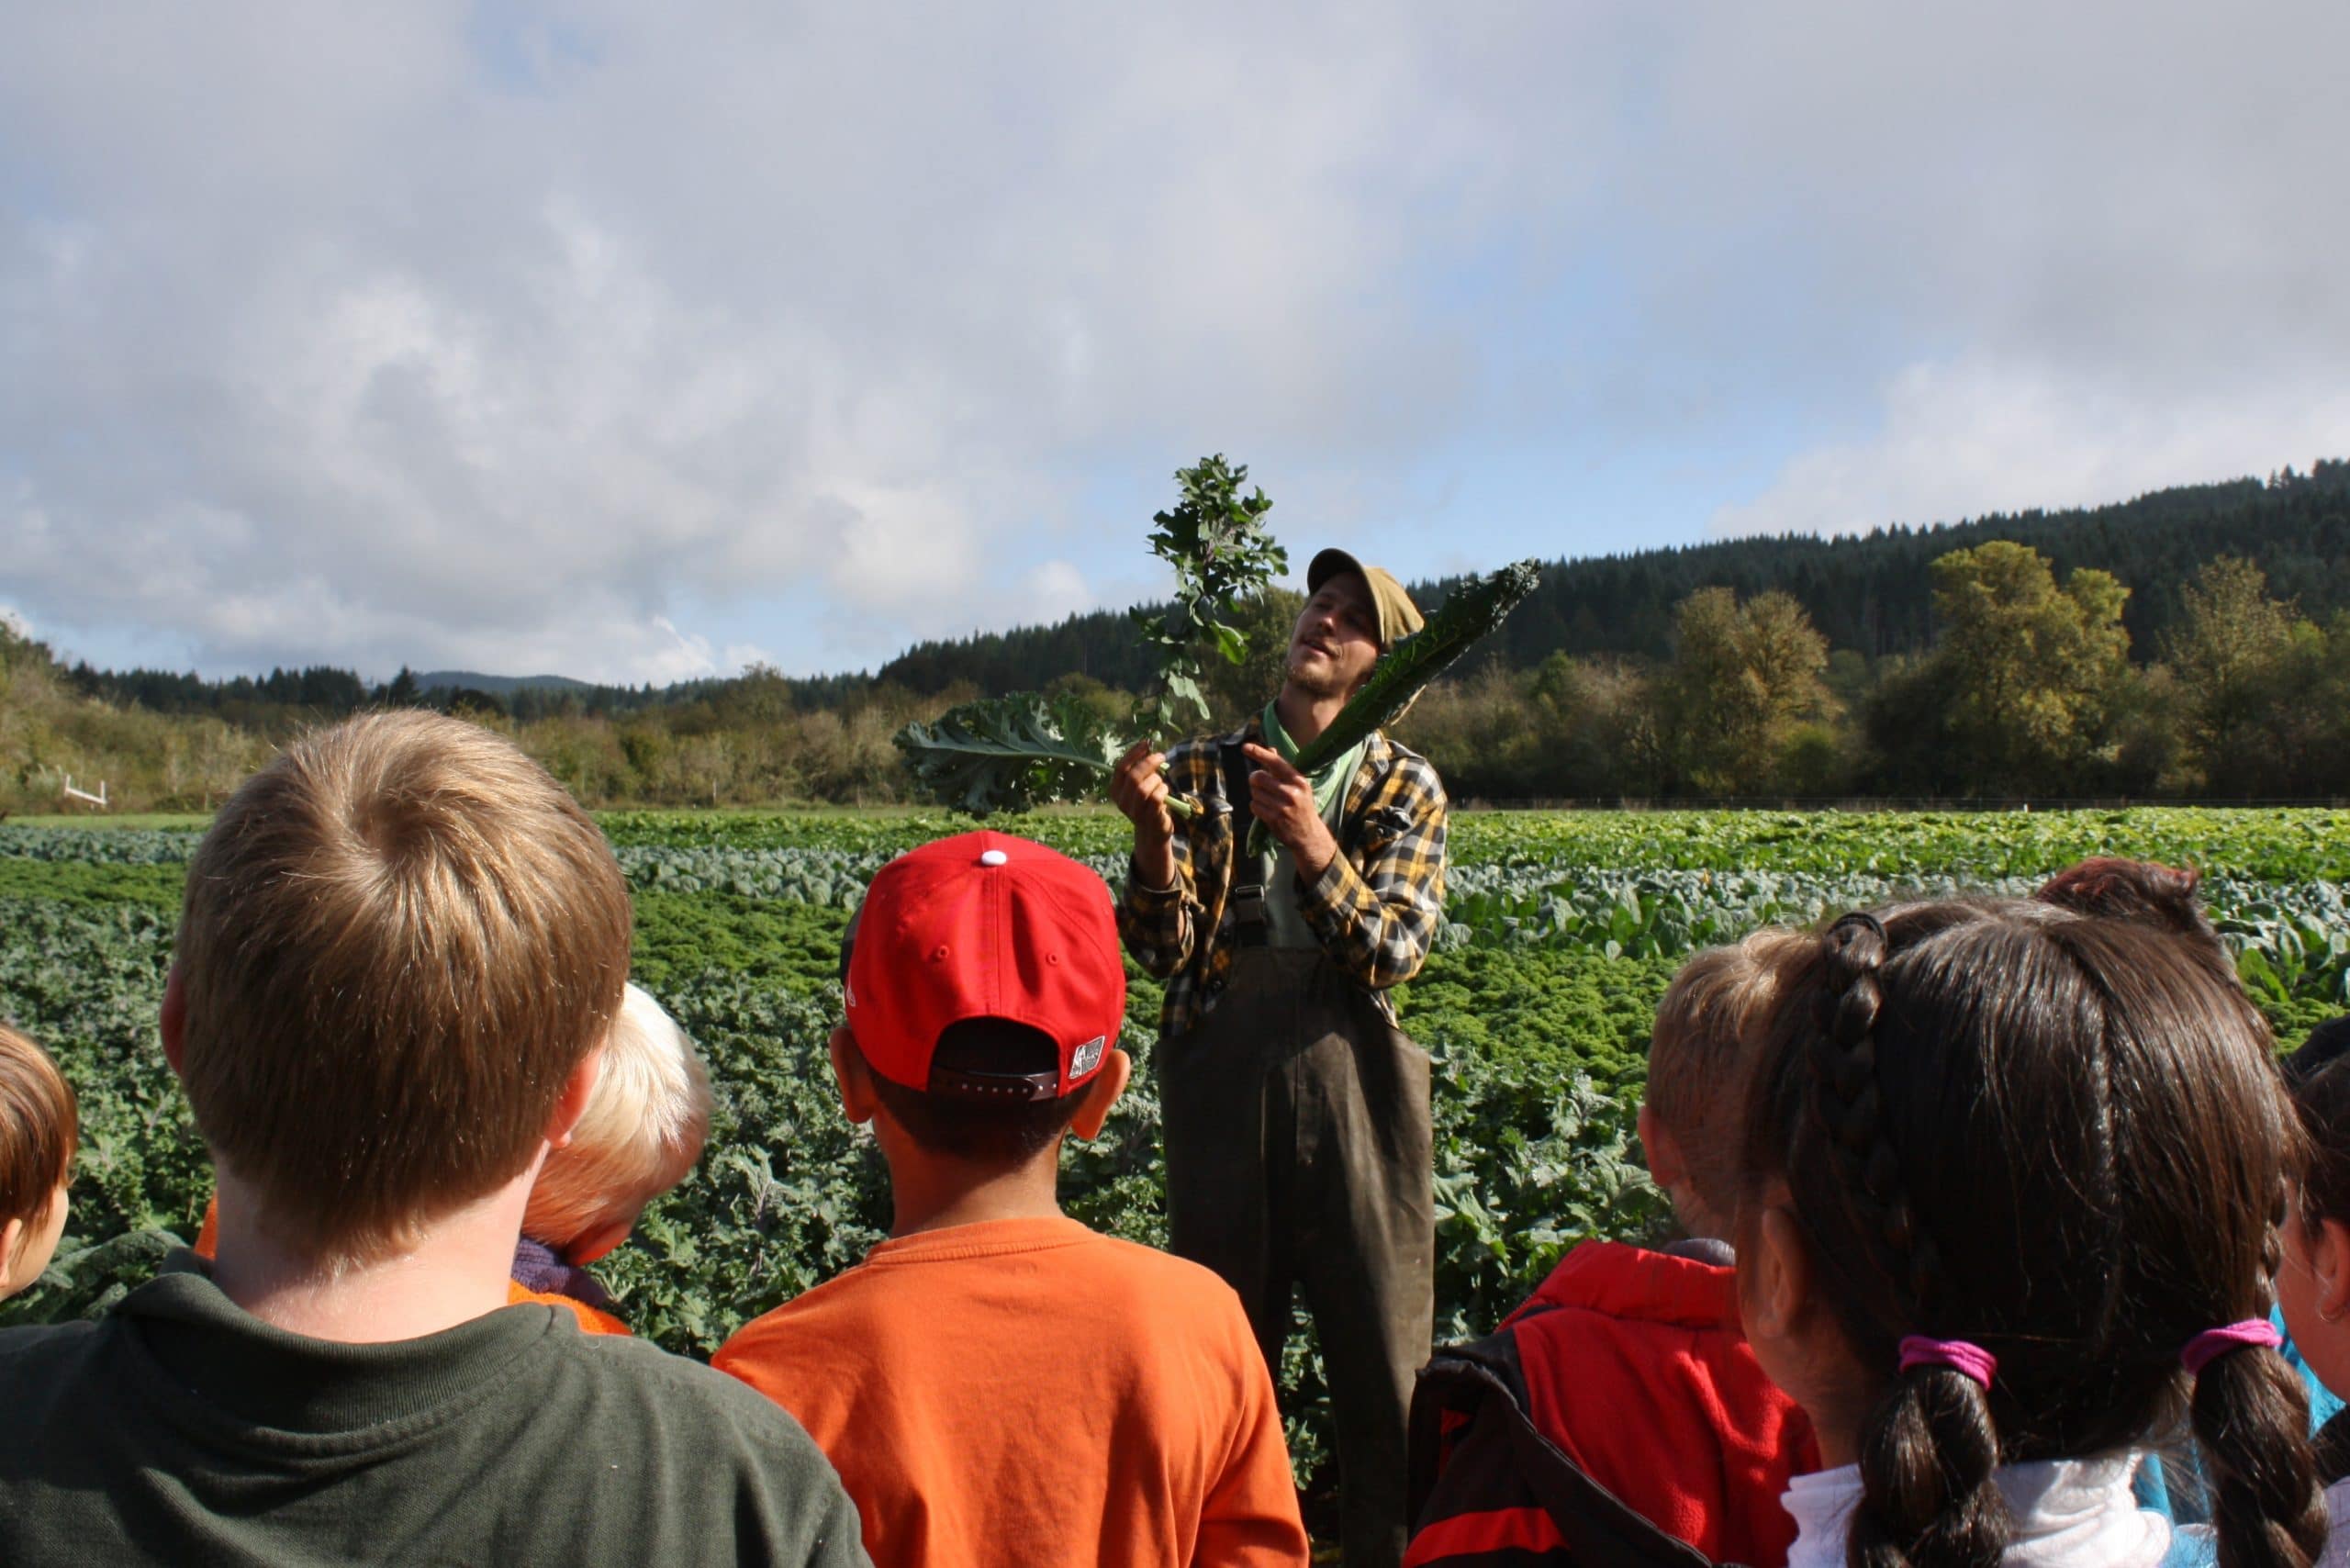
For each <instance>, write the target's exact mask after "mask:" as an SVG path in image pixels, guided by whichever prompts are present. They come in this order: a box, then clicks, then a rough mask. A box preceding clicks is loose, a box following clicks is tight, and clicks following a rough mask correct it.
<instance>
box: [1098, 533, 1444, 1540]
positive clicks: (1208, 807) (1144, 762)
mask: <svg viewBox="0 0 2350 1568" xmlns="http://www.w3.org/2000/svg"><path fill="white" fill-rule="evenodd" d="M1305 583H1306V588H1307V591H1308V593H1309V595H1310V596H1311V597H1310V598H1308V599H1307V600H1306V604H1305V609H1304V611H1303V612H1302V613H1301V614H1300V615H1299V616H1298V618H1297V624H1296V627H1295V628H1294V629H1293V630H1292V632H1291V633H1290V642H1289V655H1288V659H1287V663H1286V672H1285V675H1284V678H1283V679H1282V682H1281V692H1280V694H1279V695H1278V696H1276V697H1275V698H1274V699H1273V700H1272V701H1271V702H1270V704H1268V705H1267V707H1266V709H1265V711H1264V712H1263V713H1262V714H1261V715H1260V716H1259V717H1257V718H1255V719H1251V720H1250V721H1249V722H1248V723H1247V724H1246V725H1244V726H1243V727H1242V728H1241V729H1240V730H1238V731H1237V732H1236V733H1234V734H1228V735H1219V736H1215V737H1213V738H1210V739H1204V740H1194V741H1186V742H1184V743H1183V744H1181V745H1178V746H1176V747H1175V748H1174V749H1173V750H1172V751H1170V752H1169V753H1168V754H1167V755H1166V756H1164V757H1162V756H1158V755H1157V754H1155V753H1153V752H1152V751H1151V750H1150V748H1149V747H1148V746H1147V745H1138V746H1136V747H1135V748H1134V749H1133V750H1132V751H1130V752H1128V753H1127V754H1126V755H1125V757H1123V758H1122V759H1121V760H1120V762H1119V765H1118V768H1117V771H1116V772H1115V774H1113V778H1112V783H1111V795H1112V798H1113V800H1115V801H1117V803H1118V808H1119V810H1121V811H1123V812H1125V814H1126V815H1127V817H1128V818H1130V819H1131V820H1132V821H1133V823H1134V824H1135V850H1134V860H1133V863H1132V864H1131V865H1130V866H1129V868H1127V874H1126V882H1125V891H1124V894H1123V896H1122V898H1121V900H1120V904H1119V912H1118V922H1119V926H1120V929H1121V931H1122V932H1123V933H1124V935H1125V942H1126V946H1127V948H1128V950H1129V951H1131V952H1132V953H1133V954H1134V957H1135V960H1136V962H1137V963H1139V964H1140V965H1141V966H1142V967H1143V968H1144V969H1146V970H1147V971H1149V972H1150V973H1151V974H1153V975H1156V976H1158V977H1159V978H1161V979H1163V980H1166V982H1167V997H1166V1003H1165V1007H1164V1010H1163V1011H1162V1012H1161V1014H1160V1016H1159V1039H1158V1075H1159V1084H1160V1092H1161V1096H1162V1100H1163V1104H1164V1110H1165V1117H1166V1126H1167V1201H1168V1214H1169V1229H1170V1233H1171V1240H1172V1243H1173V1246H1174V1249H1175V1251H1177V1252H1178V1253H1180V1254H1181V1255H1182V1256H1184V1257H1186V1258H1192V1259H1195V1260H1198V1261H1200V1262H1203V1263H1205V1264H1207V1265H1208V1266H1209V1267H1211V1268H1213V1269H1214V1270H1215V1271H1216V1272H1218V1273H1219V1274H1222V1275H1223V1276H1224V1278H1225V1280H1226V1281H1227V1282H1230V1283H1231V1285H1232V1287H1233V1289H1234V1290H1235V1291H1237V1292H1238V1293H1239V1295H1240V1300H1241V1304H1242V1305H1244V1306H1245V1307H1246V1308H1247V1309H1248V1320H1249V1323H1250V1326H1251V1327H1253V1328H1254V1329H1255V1331H1256V1335H1257V1340H1258V1343H1259V1345H1260V1346H1261V1347H1262V1348H1263V1350H1264V1352H1265V1360H1266V1361H1267V1363H1268V1364H1269V1365H1270V1366H1272V1367H1274V1368H1279V1366H1280V1365H1281V1343H1282V1341H1283V1339H1285V1338H1287V1337H1288V1333H1289V1327H1290V1296H1291V1290H1292V1285H1293V1284H1298V1285H1303V1286H1304V1290H1305V1300H1306V1305H1307V1306H1308V1307H1309V1308H1310V1309H1311V1311H1312V1312H1313V1314H1314V1321H1315V1329H1316V1332H1317V1333H1318V1335H1319V1338H1320V1340H1321V1346H1322V1355H1323V1361H1324V1365H1325V1367H1326V1370H1327V1373H1328V1381H1329V1385H1330V1397H1331V1405H1332V1407H1333V1411H1334V1414H1335V1416H1336V1417H1337V1451H1338V1470H1339V1477H1340V1480H1341V1483H1342V1489H1341V1493H1340V1515H1341V1521H1342V1522H1341V1530H1340V1533H1341V1543H1342V1545H1343V1547H1344V1550H1345V1557H1346V1562H1347V1563H1348V1568H1378V1565H1382V1564H1388V1565H1392V1564H1393V1563H1396V1562H1399V1561H1400V1560H1401V1558H1402V1554H1403V1549H1404V1526H1405V1521H1404V1506H1403V1498H1404V1417H1405V1413H1406V1411H1407V1410H1408V1408H1409V1406H1410V1403H1411V1394H1412V1379H1413V1375H1414V1373H1416V1372H1417V1371H1418V1369H1419V1367H1420V1365H1421V1364H1422V1363H1423V1362H1424V1361H1427V1356H1428V1344H1429V1338H1430V1334H1431V1331H1432V1328H1433V1322H1432V1319H1433V1316H1434V1311H1435V1305H1434V1254H1435V1224H1434V1217H1433V1211H1434V1195H1433V1192H1432V1185H1433V1176H1432V1171H1431V1167H1430V1164H1429V1151H1428V1058H1427V1054H1426V1053H1425V1052H1423V1051H1422V1050H1421V1049H1420V1048H1419V1047H1417V1046H1415V1045H1414V1044H1413V1043H1412V1042H1411V1041H1410V1040H1409V1039H1407V1038H1406V1037H1405V1036H1404V1032H1403V1031H1402V1030H1400V1029H1398V1028H1397V1027H1396V1026H1395V1014H1394V1009H1393V1006H1392V1005H1391V1004H1390V1002H1388V999H1387V988H1388V987H1390V986H1392V985H1394V984H1396V983H1397V982H1399V981H1402V980H1409V979H1411V978H1412V976H1413V975H1415V974H1416V973H1418V972H1419V968H1420V965H1421V963H1422V961H1423V960H1425V959H1426V958H1427V952H1428V944H1429V942H1430V941H1431V940H1432V939H1433V938H1434V937H1435V935H1436V931H1437V925H1438V920H1439V918H1440V913H1441V906H1442V899H1443V894H1444V818H1445V800H1444V788H1443V786H1442V784H1441V783H1439V782H1438V778H1437V776H1436V770H1435V769H1434V768H1432V767H1429V766H1428V764H1427V759H1426V758H1424V757H1421V756H1416V755H1415V754H1414V753H1412V752H1409V751H1406V750H1404V748H1403V747H1402V746H1400V745H1396V744H1395V743H1393V741H1391V740H1389V739H1387V737H1386V736H1384V735H1382V734H1377V733H1375V732H1374V733H1373V734H1371V735H1370V736H1368V737H1367V738H1366V739H1365V740H1363V741H1362V742H1361V743H1360V744H1359V745H1356V746H1354V747H1353V748H1352V749H1350V750H1349V751H1348V752H1347V753H1346V754H1344V755H1343V756H1339V757H1338V758H1337V759H1336V760H1335V761H1333V762H1331V763H1330V764H1329V765H1328V766H1326V767H1323V768H1321V769H1320V770H1318V771H1316V772H1315V773H1313V774H1306V773H1302V772H1300V771H1299V770H1298V769H1297V767H1294V766H1292V762H1291V761H1290V758H1292V757H1293V756H1296V755H1297V754H1298V751H1299V748H1301V747H1303V746H1304V745H1308V744H1309V743H1311V742H1312V741H1313V740H1314V739H1315V737H1316V736H1318V735H1320V734H1322V732H1323V731H1324V730H1325V729H1326V728H1327V727H1328V726H1329V724H1330V722H1332V721H1333V720H1334V719H1336V718H1337V716H1338V713H1339V711H1340V710H1341V709H1343V708H1345V707H1346V705H1347V701H1348V699H1349V698H1351V697H1352V696H1354V695H1355V693H1356V692H1357V691H1359V690H1360V689H1361V687H1362V685H1363V682H1364V680H1365V679H1366V678H1368V677H1369V676H1370V674H1371V666H1372V664H1373V663H1374V662H1375V661H1376V660H1377V659H1378V657H1379V655H1380V654H1381V653H1382V651H1384V650H1385V649H1386V648H1387V646H1388V645H1389V644H1392V643H1393V641H1394V640H1395V639H1397V638H1399V637H1402V636H1404V635H1405V634H1406V633H1410V632H1413V631H1416V629H1417V628H1418V627H1419V625H1420V612H1419V610H1417V609H1416V607H1415V606H1414V605H1413V603H1412V600H1411V598H1410V596H1408V595H1407V594H1405V593H1404V588H1403V586H1402V585H1401V584H1400V583H1398V582H1397V581H1396V580H1395V579H1394V578H1393V577H1390V576H1389V575H1388V574H1387V573H1385V572H1383V571H1382V570H1380V569H1379V568H1378V567H1376V566H1363V565H1362V564H1361V563H1360V562H1359V561H1357V560H1356V559H1355V558H1354V557H1353V556H1351V555H1349V554H1347V553H1346V552H1344V551H1342V550H1325V551H1323V552H1322V553H1321V554H1318V555H1316V556H1315V557H1314V562H1313V565H1312V566H1309V567H1308V568H1307V569H1306V574H1305ZM1177 794H1180V795H1184V796H1188V797H1190V798H1191V799H1192V801H1196V802H1197V803H1198V805H1199V806H1200V808H1201V809H1200V811H1199V812H1197V813H1196V814H1194V815H1191V816H1188V817H1184V818H1181V819H1180V820H1179V819H1178V818H1176V817H1175V816H1173V815H1172V814H1171V813H1170V812H1169V809H1168V804H1167V802H1168V799H1169V796H1170V795H1177ZM1252 820H1253V821H1254V822H1258V823H1263V824H1264V826H1265V828H1266V829H1267V835H1266V836H1268V837H1269V838H1270V849H1269V851H1268V852H1267V853H1265V854H1262V855H1257V856H1251V855H1250V854H1248V849H1247V845H1248V838H1249V832H1248V829H1249V824H1250V823H1251V821H1252Z"/></svg>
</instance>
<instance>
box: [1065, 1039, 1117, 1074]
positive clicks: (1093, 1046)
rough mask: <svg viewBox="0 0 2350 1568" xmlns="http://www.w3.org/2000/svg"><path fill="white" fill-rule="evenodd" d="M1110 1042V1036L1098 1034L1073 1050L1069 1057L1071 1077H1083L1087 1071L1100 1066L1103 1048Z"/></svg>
mask: <svg viewBox="0 0 2350 1568" xmlns="http://www.w3.org/2000/svg"><path fill="white" fill-rule="evenodd" d="M1109 1043H1110V1036H1107V1035H1096V1036H1093V1037H1092V1038H1091V1039H1090V1040H1088V1041H1086V1042H1085V1044H1083V1045H1081V1046H1080V1047H1077V1049H1076V1050H1075V1051H1073V1052H1071V1053H1070V1055H1069V1077H1071V1078H1073V1079H1076V1078H1083V1077H1084V1076H1085V1075H1086V1074H1087V1073H1089V1072H1091V1071H1092V1070H1094V1069H1095V1068H1097V1067H1100V1066H1101V1065H1102V1048H1103V1047H1106V1046H1107V1045H1108V1044H1109Z"/></svg>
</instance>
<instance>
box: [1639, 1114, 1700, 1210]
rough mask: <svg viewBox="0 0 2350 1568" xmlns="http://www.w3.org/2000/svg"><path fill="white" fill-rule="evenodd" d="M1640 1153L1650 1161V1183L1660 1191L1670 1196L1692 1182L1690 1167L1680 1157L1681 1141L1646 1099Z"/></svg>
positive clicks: (1641, 1122)
mask: <svg viewBox="0 0 2350 1568" xmlns="http://www.w3.org/2000/svg"><path fill="white" fill-rule="evenodd" d="M1639 1135H1640V1153H1641V1154H1642V1155H1644V1156H1645V1157H1646V1158H1647V1159H1648V1162H1649V1180H1650V1181H1651V1182H1655V1183H1656V1185H1657V1190H1658V1191H1659V1192H1663V1193H1670V1192H1671V1191H1673V1188H1675V1187H1677V1186H1679V1185H1680V1184H1681V1183H1682V1182H1685V1181H1687V1180H1688V1179H1689V1168H1688V1165H1687V1164H1686V1163H1685V1162H1684V1160H1683V1159H1682V1158H1681V1140H1680V1139H1678V1138H1676V1137H1673V1129H1672V1128H1670V1127H1668V1126H1665V1125H1664V1119H1663V1118H1662V1117H1661V1116H1659V1115H1658V1114H1656V1112H1655V1111H1654V1110H1653V1109H1652V1108H1651V1106H1650V1104H1649V1103H1648V1102H1647V1101H1645V1100H1643V1101H1641V1102H1640V1114H1639Z"/></svg>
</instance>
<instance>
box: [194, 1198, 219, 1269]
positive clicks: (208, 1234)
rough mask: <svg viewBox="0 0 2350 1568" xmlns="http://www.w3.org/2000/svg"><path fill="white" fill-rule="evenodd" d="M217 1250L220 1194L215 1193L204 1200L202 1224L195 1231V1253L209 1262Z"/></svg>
mask: <svg viewBox="0 0 2350 1568" xmlns="http://www.w3.org/2000/svg"><path fill="white" fill-rule="evenodd" d="M219 1250H220V1194H218V1193H214V1194H213V1195H212V1196H210V1197H208V1198H207V1199H205V1200H204V1224H203V1226H202V1227H201V1228H199V1229H198V1230H197V1231H196V1256H197V1257H199V1258H201V1259H203V1260H205V1261H206V1262H207V1263H209V1262H210V1261H212V1259H213V1256H214V1254H216V1253H218V1251H219Z"/></svg>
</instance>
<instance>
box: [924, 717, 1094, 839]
mask: <svg viewBox="0 0 2350 1568" xmlns="http://www.w3.org/2000/svg"><path fill="white" fill-rule="evenodd" d="M895 740H896V743H897V746H898V749H899V750H900V751H901V752H903V753H904V754H905V756H906V767H907V769H908V770H909V771H911V772H912V774H913V776H914V783H915V785H916V787H917V788H919V789H920V790H922V791H923V793H924V794H926V795H928V796H929V797H931V799H933V800H934V801H938V802H939V803H940V804H941V805H946V806H954V807H957V808H959V809H960V810H963V811H967V812H970V813H971V814H972V815H973V816H986V815H988V814H989V813H990V812H1007V811H1009V812H1017V811H1026V810H1029V809H1031V808H1033V807H1035V806H1040V805H1044V804H1046V803H1048V802H1052V801H1081V800H1089V799H1091V798H1092V797H1093V796H1095V795H1097V794H1098V793H1100V789H1101V778H1102V774H1104V773H1107V772H1108V771H1109V770H1110V768H1111V767H1113V765H1114V764H1115V763H1116V762H1117V760H1118V757H1119V756H1120V755H1121V754H1122V753H1123V752H1124V751H1125V745H1124V744H1122V743H1121V742H1120V741H1119V740H1118V739H1117V738H1116V737H1115V736H1113V735H1112V734H1110V733H1109V732H1108V731H1107V729H1106V728H1104V727H1103V725H1102V722H1101V721H1100V720H1099V719H1098V718H1097V717H1095V715H1094V714H1093V712H1092V711H1091V709H1089V708H1087V707H1086V706H1085V704H1084V703H1083V702H1081V701H1079V700H1074V699H1072V698H1069V697H1068V696H1063V697H1060V698H1057V699H1056V698H1049V697H1040V696H1038V695H1036V694H1035V693H1034V692H1019V693H1015V694H1014V695H1013V696H1010V697H995V698H981V699H980V700H978V701H976V702H966V703H964V704H962V705H961V706H960V707H957V708H950V709H948V710H947V711H946V712H944V713H942V714H940V715H939V716H938V718H937V719H936V720H934V722H930V723H927V724H922V723H913V724H908V725H907V726H906V727H905V728H904V729H902V730H900V731H899V732H898V734H897V735H896V736H895Z"/></svg>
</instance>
